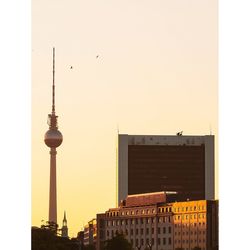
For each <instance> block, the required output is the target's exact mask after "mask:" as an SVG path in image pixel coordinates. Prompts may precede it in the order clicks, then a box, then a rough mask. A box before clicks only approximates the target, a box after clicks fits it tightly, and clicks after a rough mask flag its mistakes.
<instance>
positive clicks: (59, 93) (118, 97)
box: [32, 0, 218, 237]
mask: <svg viewBox="0 0 250 250" xmlns="http://www.w3.org/2000/svg"><path fill="white" fill-rule="evenodd" d="M217 39H218V35H217V1H215V0H190V1H184V0H176V1H171V0H157V1H150V0H144V1H141V0H136V1H122V0H121V1H117V0H106V1H101V0H99V1H98V0H92V1H86V0H84V1H83V0H74V1H69V0H54V1H49V0H44V1H39V0H33V1H32V225H36V226H40V225H41V220H44V221H46V220H47V219H48V205H49V202H48V197H49V149H48V147H46V145H45V144H44V141H43V138H44V134H45V132H46V131H47V129H48V125H47V115H48V114H49V113H50V112H51V86H52V48H53V46H55V47H56V75H55V84H56V114H57V115H58V124H59V129H60V131H61V132H62V134H63V140H64V141H63V144H62V145H61V146H60V148H58V150H57V206H58V209H57V214H58V223H59V225H60V226H61V223H62V219H63V212H64V210H66V213H67V219H68V227H69V235H70V236H71V237H72V236H76V234H77V232H78V231H80V230H81V228H83V225H84V224H86V223H87V222H88V221H89V220H91V219H92V218H93V217H95V215H96V213H100V212H104V211H105V210H107V209H108V208H110V207H115V195H116V139H117V126H119V132H120V133H128V134H165V135H170V134H176V132H178V131H181V130H183V134H184V135H188V134H190V135H205V134H209V133H210V128H211V129H212V133H213V134H215V136H216V139H217V134H218V133H217V132H218V126H217V123H218V82H217V78H218V58H217V57H218V55H217ZM71 66H72V68H71ZM216 162H217V161H216ZM217 191H218V190H217Z"/></svg>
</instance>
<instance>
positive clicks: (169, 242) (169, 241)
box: [168, 237, 172, 245]
mask: <svg viewBox="0 0 250 250" xmlns="http://www.w3.org/2000/svg"><path fill="white" fill-rule="evenodd" d="M171 244H172V242H171V237H169V238H168V245H171Z"/></svg>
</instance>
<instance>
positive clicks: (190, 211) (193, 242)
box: [97, 192, 218, 250]
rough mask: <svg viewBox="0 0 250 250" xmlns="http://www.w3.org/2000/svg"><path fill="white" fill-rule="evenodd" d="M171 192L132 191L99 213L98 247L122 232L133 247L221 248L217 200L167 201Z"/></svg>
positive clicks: (156, 249)
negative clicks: (117, 203) (135, 193)
mask: <svg viewBox="0 0 250 250" xmlns="http://www.w3.org/2000/svg"><path fill="white" fill-rule="evenodd" d="M169 196H171V194H167V193H166V192H156V193H148V194H138V195H129V196H128V197H127V199H126V200H124V201H122V202H121V203H120V206H119V207H117V208H111V209H109V210H108V211H106V212H105V213H103V214H98V215H97V250H101V249H102V246H103V244H104V242H105V241H106V240H108V239H111V238H112V237H114V236H115V235H116V234H117V233H122V234H124V236H125V237H126V238H127V240H128V241H129V242H131V244H132V246H133V248H134V249H141V250H144V249H151V250H175V249H177V248H182V249H183V250H192V249H193V248H194V247H196V246H197V247H200V248H201V250H215V249H218V201H215V200H195V201H185V202H168V197H169Z"/></svg>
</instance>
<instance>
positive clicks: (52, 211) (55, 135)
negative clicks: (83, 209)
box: [44, 48, 63, 224]
mask: <svg viewBox="0 0 250 250" xmlns="http://www.w3.org/2000/svg"><path fill="white" fill-rule="evenodd" d="M57 118H58V116H56V112H55V48H53V84H52V112H51V114H49V115H48V125H49V130H48V131H47V132H46V133H45V136H44V142H45V144H46V145H47V146H48V147H49V148H50V188H49V222H54V223H56V224H57V199H56V148H57V147H59V146H60V145H61V143H62V141H63V136H62V133H61V132H60V131H59V130H58V126H57Z"/></svg>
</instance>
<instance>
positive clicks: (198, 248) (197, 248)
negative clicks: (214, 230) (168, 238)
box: [192, 247, 201, 250]
mask: <svg viewBox="0 0 250 250" xmlns="http://www.w3.org/2000/svg"><path fill="white" fill-rule="evenodd" d="M192 250H201V248H200V247H194V248H193V249H192Z"/></svg>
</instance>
